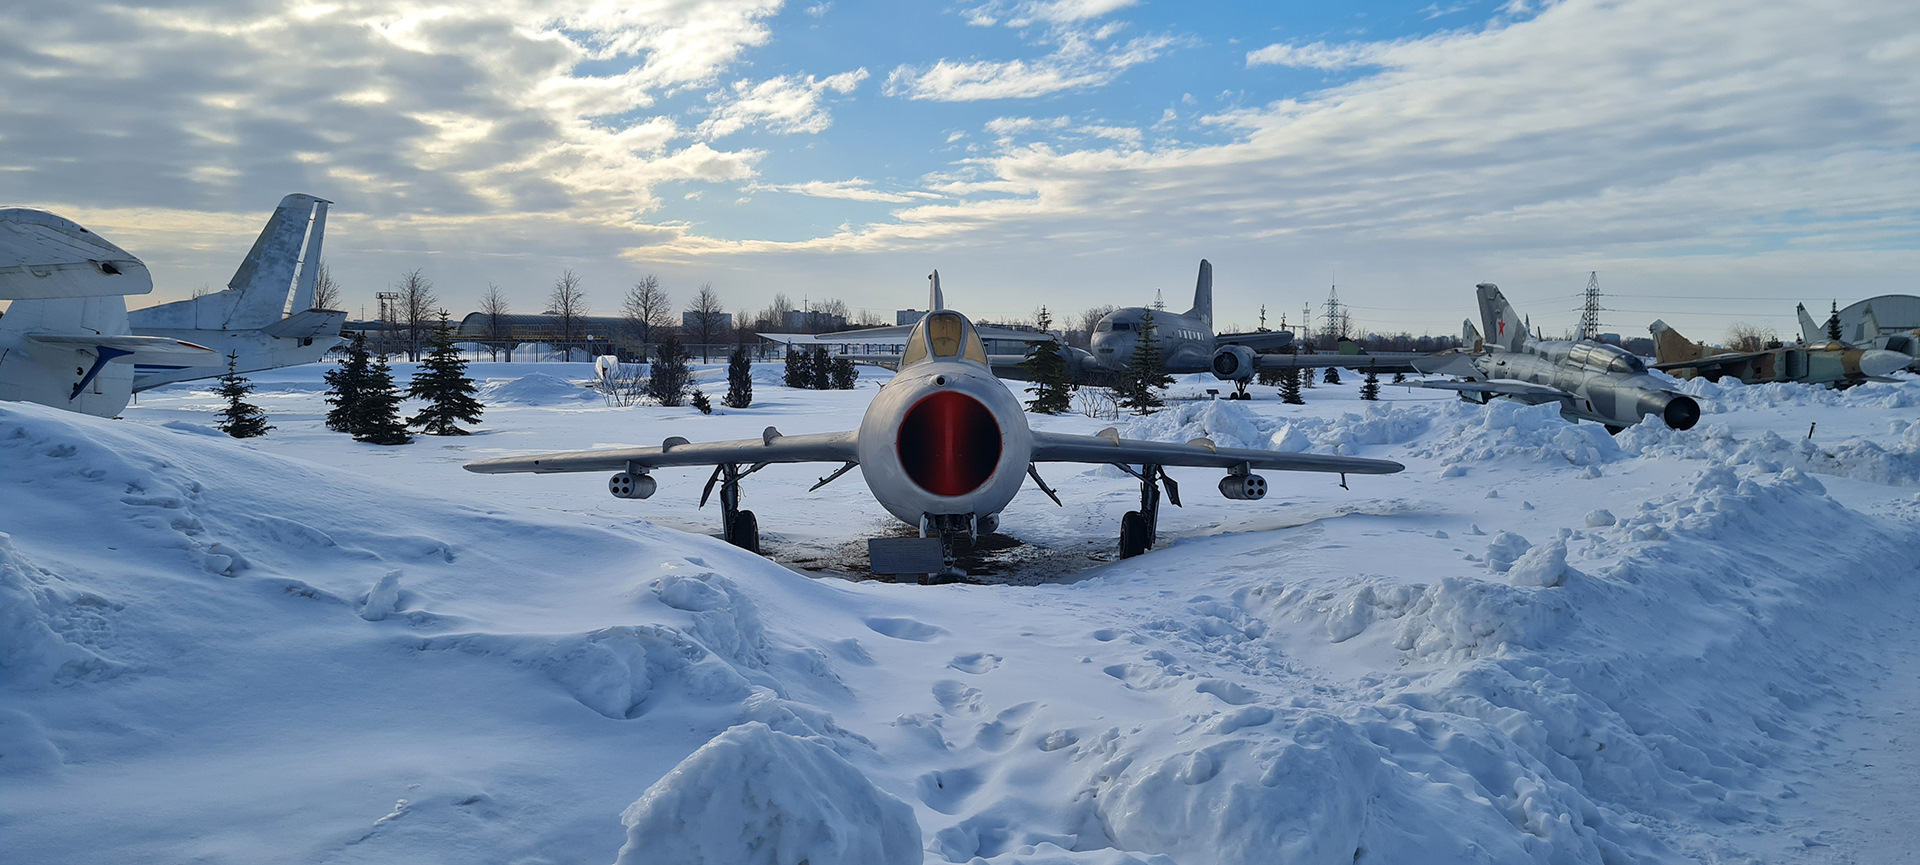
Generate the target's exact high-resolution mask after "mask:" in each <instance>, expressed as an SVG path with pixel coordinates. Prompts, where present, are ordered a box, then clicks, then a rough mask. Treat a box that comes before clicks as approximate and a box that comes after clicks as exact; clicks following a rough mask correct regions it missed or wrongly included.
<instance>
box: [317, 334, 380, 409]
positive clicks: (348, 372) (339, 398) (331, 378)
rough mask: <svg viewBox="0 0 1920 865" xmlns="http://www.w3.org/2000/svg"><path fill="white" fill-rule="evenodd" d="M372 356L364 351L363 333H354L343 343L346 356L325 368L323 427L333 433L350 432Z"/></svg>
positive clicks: (364, 335)
mask: <svg viewBox="0 0 1920 865" xmlns="http://www.w3.org/2000/svg"><path fill="white" fill-rule="evenodd" d="M371 361H372V358H371V356H370V355H369V354H368V352H367V335H366V333H365V332H356V333H354V335H353V342H352V343H350V344H348V346H347V356H346V358H345V359H343V360H341V361H340V365H339V366H336V367H334V368H333V369H330V370H327V375H326V380H327V404H329V405H331V406H333V408H330V409H327V429H330V430H333V431H335V432H343V433H350V432H353V431H354V428H353V423H354V417H355V416H356V414H357V413H358V412H359V411H360V397H361V395H362V394H364V393H365V392H366V389H367V372H368V368H369V364H370V363H371Z"/></svg>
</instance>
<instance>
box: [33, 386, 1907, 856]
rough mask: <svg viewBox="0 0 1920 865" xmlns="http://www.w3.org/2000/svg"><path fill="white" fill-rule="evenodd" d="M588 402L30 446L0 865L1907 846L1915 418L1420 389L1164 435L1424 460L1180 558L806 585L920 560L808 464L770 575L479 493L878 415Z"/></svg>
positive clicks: (1276, 514) (1211, 517)
mask: <svg viewBox="0 0 1920 865" xmlns="http://www.w3.org/2000/svg"><path fill="white" fill-rule="evenodd" d="M587 369H588V366H587V365H585V364H510V365H509V364H488V363H481V364H476V365H475V366H474V367H473V371H474V373H475V374H476V377H479V378H493V379H495V381H493V382H490V383H489V384H487V386H486V388H485V393H487V394H488V395H489V397H490V400H491V402H490V408H489V411H488V415H487V418H486V423H484V424H482V425H481V426H480V427H479V428H478V429H479V431H480V433H481V434H480V435H476V436H473V437H467V438H449V439H434V438H422V439H421V440H419V441H418V442H417V443H416V444H413V445H409V446H405V447H399V448H381V447H378V446H374V445H363V444H356V443H353V442H351V441H350V440H348V439H347V438H346V437H345V436H341V435H338V434H334V433H330V432H327V431H325V430H324V429H323V428H321V425H320V423H319V421H320V418H321V416H322V414H323V413H324V405H323V404H322V403H321V402H320V397H319V394H318V390H319V388H318V385H317V383H318V380H319V375H320V372H321V370H320V369H318V368H305V369H294V370H281V371H276V372H274V373H268V374H262V375H261V376H260V377H258V378H257V379H256V382H257V383H258V385H259V396H260V399H259V402H260V403H261V404H262V405H263V406H264V407H265V408H266V409H267V411H268V412H269V413H270V414H271V420H272V422H273V423H274V424H276V425H277V426H278V427H279V429H278V430H276V431H275V432H274V433H272V434H270V435H269V436H267V437H266V438H264V439H256V440H250V441H247V442H235V441H232V440H230V439H226V438H224V437H221V436H218V435H217V434H216V435H209V434H207V433H208V432H209V430H208V427H207V425H208V424H209V423H210V422H211V420H212V415H211V412H212V409H213V407H214V405H215V402H216V400H215V398H213V397H212V396H211V394H210V393H209V391H207V390H206V389H204V388H196V387H194V386H193V385H183V386H175V387H173V388H166V389H162V390H158V391H153V392H149V393H146V394H143V395H142V397H141V400H140V404H139V405H137V406H134V407H131V408H129V409H128V411H127V414H126V419H125V420H123V421H108V420H101V419H96V418H89V417H83V416H78V415H73V414H69V413H64V412H59V411H55V410H51V409H45V408H41V407H37V406H29V405H17V404H3V405H0V532H4V533H5V535H4V536H0V821H3V822H0V836H3V837H4V838H5V843H6V846H7V850H8V854H7V858H8V859H9V860H13V859H18V860H19V861H33V862H96V861H204V862H236V863H237V862H263V861H298V862H307V861H329V862H358V861H365V862H393V861H409V862H433V861H446V862H612V861H621V862H636V863H637V862H701V861H739V862H768V863H781V865H791V863H794V862H798V861H801V860H807V861H812V862H815V863H821V862H903V861H904V862H919V861H927V862H967V861H970V860H974V859H975V858H976V857H979V858H984V859H985V860H987V861H989V862H994V863H1013V862H1023V863H1121V862H1180V863H1210V862H1222V863H1239V862H1248V863H1251V862H1275V861H1285V862H1302V863H1321V862H1324V863H1342V865H1345V863H1352V862H1381V863H1400V862H1418V861H1447V862H1453V861H1463V862H1465V861H1485V862H1543V863H1562V862H1565V863H1574V862H1665V861H1674V862H1684V861H1703V862H1705V861H1711V862H1734V861H1754V862H1779V861H1805V862H1894V861H1900V860H1899V859H1898V858H1897V857H1899V856H1901V855H1905V853H1904V852H1903V848H1901V847H1899V846H1898V844H1899V841H1900V838H1901V837H1905V838H1907V839H1908V840H1911V832H1912V829H1911V828H1903V827H1910V826H1911V821H1906V822H1902V821H1900V820H1898V819H1897V818H1898V816H1899V815H1900V814H1901V813H1906V814H1908V815H1912V814H1913V813H1914V812H1913V810H1912V809H1913V808H1914V805H1915V802H1916V798H1915V794H1914V793H1913V791H1912V790H1911V788H1910V782H1909V778H1910V775H1911V772H1912V771H1913V770H1916V769H1920V765H1917V764H1916V759H1915V757H1916V754H1915V749H1914V748H1913V746H1912V745H1911V744H1899V740H1898V736H1899V735H1900V734H1901V733H1902V727H1901V726H1900V722H1899V721H1898V716H1895V715H1894V714H1893V713H1894V712H1896V711H1900V709H1899V708H1898V707H1900V706H1909V707H1910V706H1911V703H1912V700H1911V698H1910V695H1909V696H1904V697H1903V694H1904V693H1905V692H1903V691H1902V690H1901V689H1902V688H1905V689H1907V690H1908V691H1910V690H1911V689H1912V688H1913V685H1912V676H1913V673H1914V666H1913V664H1912V663H1911V661H1910V660H1909V659H1911V658H1912V657H1914V656H1916V655H1920V622H1916V610H1920V606H1916V601H1920V561H1917V560H1920V556H1916V555H1915V550H1916V549H1920V468H1917V467H1920V422H1916V421H1920V381H1916V380H1912V379H1908V380H1906V381H1904V382H1902V383H1900V384H1876V385H1866V386H1862V387H1859V388H1855V389H1853V390H1851V391H1847V392H1844V393H1837V392H1831V391H1824V390H1817V389H1808V388H1799V387H1794V386H1779V385H1773V386H1766V387H1754V388H1739V387H1721V386H1717V385H1708V384H1706V383H1704V382H1694V383H1689V384H1688V385H1687V387H1689V388H1690V389H1693V390H1695V391H1697V392H1699V394H1700V396H1701V397H1702V401H1703V404H1704V405H1705V406H1706V408H1707V412H1708V414H1707V416H1706V417H1705V418H1703V420H1702V423H1701V425H1700V427H1698V428H1696V429H1695V430H1692V431H1689V432H1674V431H1671V430H1666V429H1664V428H1659V427H1655V426H1641V427H1637V428H1635V429H1633V430H1630V431H1628V432H1627V433H1624V434H1622V435H1620V436H1618V437H1609V436H1607V435H1606V434H1605V432H1604V431H1602V430H1600V429H1599V428H1598V427H1596V426H1593V425H1572V424H1568V423H1566V422H1565V421H1563V420H1561V419H1560V418H1558V417H1557V415H1555V414H1554V413H1553V412H1552V411H1551V410H1550V409H1544V408H1527V407H1524V406H1518V405H1514V404H1510V403H1502V402H1496V403H1494V404H1492V405H1490V406H1484V407H1483V406H1473V405H1468V404H1465V403H1461V402H1459V401H1458V400H1455V399H1452V398H1451V397H1445V398H1434V396H1433V395H1432V394H1429V393H1425V392H1414V393H1412V394H1408V393H1404V392H1402V391H1401V389H1396V388H1392V387H1390V386H1389V387H1387V388H1386V389H1385V390H1386V391H1387V393H1386V394H1385V396H1386V401H1384V402H1381V403H1377V404H1368V403H1362V402H1359V401H1358V400H1356V399H1355V398H1354V386H1353V385H1351V384H1349V385H1344V386H1334V387H1328V386H1322V387H1319V388H1316V389H1314V390H1312V391H1308V392H1307V397H1308V399H1309V400H1310V402H1309V404H1308V405H1307V406H1304V407H1287V406H1282V405H1280V404H1279V403H1277V402H1275V401H1273V400H1272V399H1271V395H1270V393H1267V394H1264V395H1265V396H1266V397H1267V398H1266V399H1263V400H1260V401H1256V402H1254V403H1251V404H1248V403H1230V402H1215V401H1180V402H1175V403H1174V404H1173V405H1172V406H1171V407H1170V408H1169V410H1168V411H1166V412H1164V413H1162V414H1159V415H1156V416H1154V417H1150V418H1144V419H1135V420H1130V421H1123V422H1121V423H1120V424H1119V425H1120V426H1121V427H1122V429H1123V431H1125V432H1127V434H1129V435H1137V436H1142V437H1150V438H1157V439H1163V440H1170V441H1184V440H1186V439H1190V438H1193V437H1196V436H1201V435H1205V436H1208V437H1210V438H1212V439H1213V440H1214V441H1216V442H1218V443H1220V444H1222V445H1231V446H1242V447H1271V448H1278V449H1284V450H1296V451H1299V450H1311V451H1315V452H1320V453H1342V454H1353V455H1361V456H1370V457H1385V458H1391V459H1397V460H1401V461H1402V462H1405V463H1407V465H1408V470H1407V471H1406V472H1405V473H1403V474H1400V475H1393V476H1387V477H1378V478H1364V479H1354V480H1353V481H1352V482H1351V485H1352V489H1351V490H1342V489H1340V488H1339V487H1338V486H1337V485H1336V483H1335V482H1334V480H1333V479H1331V478H1325V477H1320V476H1270V480H1272V481H1273V482H1274V488H1275V492H1274V493H1273V495H1272V497H1271V498H1269V499H1268V500H1267V501H1263V502H1253V503H1245V502H1230V501H1226V500H1224V499H1220V498H1219V497H1217V496H1215V495H1213V494H1212V492H1211V490H1210V486H1211V481H1212V480H1214V478H1213V476H1212V474H1211V473H1210V472H1204V471H1198V470H1189V471H1185V472H1182V471H1180V470H1175V474H1176V477H1178V478H1179V479H1180V480H1181V481H1182V482H1183V487H1185V492H1186V495H1185V497H1184V501H1185V504H1186V507H1184V508H1168V509H1167V510H1166V511H1164V512H1163V516H1162V536H1161V540H1160V547H1159V548H1158V549H1156V550H1155V551H1153V552H1151V553H1149V554H1147V555H1145V556H1142V557H1139V558H1136V559H1131V560H1126V561H1112V548H1113V533H1114V531H1115V527H1116V526H1117V524H1118V521H1119V515H1120V513H1121V512H1123V511H1124V510H1126V509H1128V508H1130V507H1132V506H1134V501H1135V498H1136V496H1137V490H1136V487H1135V486H1134V485H1133V484H1132V482H1131V481H1130V480H1128V479H1127V478H1125V477H1124V476H1123V475H1121V474H1120V473H1119V472H1118V471H1117V470H1114V469H1112V468H1110V467H1097V466H1089V467H1084V468H1080V469H1074V468H1072V467H1053V468H1051V469H1049V470H1048V473H1049V475H1056V474H1057V475H1058V476H1057V477H1055V476H1049V477H1048V481H1049V482H1050V483H1052V484H1053V485H1054V486H1056V487H1058V488H1059V490H1060V492H1061V495H1062V497H1063V499H1065V501H1066V502H1067V507H1065V508H1056V507H1055V506H1054V505H1053V504H1052V503H1051V502H1050V501H1048V500H1046V499H1045V497H1044V496H1041V495H1040V494H1039V493H1038V492H1037V491H1032V490H1029V491H1027V492H1023V494H1022V495H1021V496H1020V497H1019V498H1017V499H1016V500H1015V502H1014V504H1013V505H1012V506H1011V507H1010V508H1009V509H1008V511H1007V513H1006V519H1005V522H1004V525H1005V527H1006V529H1005V530H1006V533H1007V534H1008V535H1010V536H1012V537H1014V538H1016V539H1018V540H1019V541H1021V542H1024V544H1025V548H1026V549H1029V550H1032V551H1035V554H1036V555H1040V556H1042V558H1041V559H1039V560H1040V561H1043V562H1047V563H1049V564H1048V566H1049V567H1053V566H1055V565H1057V566H1058V572H1059V577H1058V579H1056V580H1054V581H1052V582H1048V583H1046V584H1042V585H1034V586H1010V585H959V586H941V587H922V586H914V585H892V584H887V583H880V582H851V581H847V580H844V579H839V578H836V577H833V576H818V575H809V574H806V573H801V572H796V571H795V570H792V569H790V568H789V567H785V566H783V565H782V564H781V563H782V562H784V563H787V564H795V565H807V564H811V563H816V562H821V561H829V562H832V563H834V564H833V567H834V568H835V569H836V570H837V571H845V570H850V568H848V567H846V566H845V564H846V562H845V556H844V555H843V552H844V550H845V549H847V548H851V547H854V546H856V545H857V544H859V543H860V542H862V541H863V540H864V538H865V537H868V536H870V535H872V534H876V533H880V532H888V531H893V530H894V529H893V528H892V526H893V523H892V522H891V520H890V518H889V517H887V516H886V515H885V514H884V512H882V511H881V510H880V509H879V507H878V505H876V504H874V503H873V502H872V501H871V499H870V498H868V497H867V495H866V491H865V489H864V487H863V486H862V485H861V484H860V483H859V482H858V480H857V479H855V478H846V479H842V480H841V481H838V482H836V483H835V484H833V485H830V486H828V487H826V488H823V489H822V490H820V491H818V492H816V493H812V494H808V493H807V492H806V488H807V487H809V486H811V485H812V484H813V482H814V481H815V480H816V479H817V478H818V477H819V476H820V475H821V474H824V471H823V470H822V469H820V468H819V467H812V466H797V467H773V468H769V469H768V470H766V471H764V472H761V473H759V474H756V475H755V476H754V478H753V479H751V480H750V481H749V483H748V485H747V487H746V490H747V494H746V504H747V506H749V507H752V508H754V509H755V510H756V511H757V512H758V513H759V515H760V523H761V526H762V531H763V533H764V536H765V538H766V541H767V547H768V549H769V551H770V552H771V555H772V556H773V559H774V561H769V560H767V559H763V558H760V557H756V556H750V555H747V554H745V553H743V552H741V551H739V550H737V549H734V548H731V547H728V546H727V545H725V544H724V543H721V542H720V541H718V540H716V539H714V538H712V537H709V536H708V535H709V534H710V533H712V532H715V531H716V530H717V527H716V526H715V525H714V520H715V517H714V515H713V514H712V513H711V511H706V512H703V511H700V510H698V509H697V508H696V507H695V500H696V499H697V496H698V485H699V483H700V482H701V481H703V480H704V475H705V473H704V472H700V471H696V470H684V471H677V472H662V473H661V490H660V493H659V494H658V495H656V496H655V497H654V498H653V499H650V500H647V501H644V502H626V501H619V500H614V499H611V498H610V497H608V496H606V494H605V492H604V478H601V477H599V476H592V475H578V476H539V477H536V476H476V475H471V474H468V473H466V472H463V471H461V470H460V469H459V465H460V463H462V462H464V461H466V460H469V459H473V458H477V457H481V456H489V455H495V454H501V453H507V452H524V451H529V450H548V449H556V450H557V449H572V448H579V447H590V446H596V445H612V444H651V443H657V442H658V441H659V440H660V439H662V438H664V437H665V436H668V435H684V436H687V437H688V438H692V439H696V440H698V439H712V438H734V437H748V436H753V435H757V434H758V432H759V430H760V429H761V428H762V427H764V426H767V425H773V424H777V425H778V426H779V427H780V428H781V429H782V431H784V432H787V433H805V432H816V431H825V430H831V429H842V428H848V427H851V426H853V425H855V423H856V422H857V418H858V413H859V411H860V410H861V409H863V408H864V406H865V403H866V401H867V399H868V398H869V397H870V395H871V392H872V388H874V387H876V386H877V385H878V384H879V383H880V382H881V381H883V380H884V378H883V377H884V375H885V373H883V372H875V373H874V374H873V376H872V377H865V378H863V379H862V381H861V386H860V388H858V389H856V390H854V391H850V392H824V393H819V392H806V391H790V390H787V389H785V388H782V387H779V386H777V381H778V370H777V369H776V368H773V367H767V368H763V369H757V370H756V388H757V393H756V397H757V399H756V402H755V404H754V406H753V407H751V408H749V409H745V410H740V411H726V410H722V413H717V414H715V415H713V416H701V415H698V414H694V413H692V412H691V410H689V409H661V408H657V407H643V406H636V407H629V408H609V407H606V406H605V405H604V404H602V403H601V402H600V401H598V400H597V399H596V398H595V397H593V396H592V395H591V394H588V393H585V392H583V391H581V390H580V389H579V387H578V384H577V383H578V382H579V381H581V380H583V379H585V378H587ZM406 371H407V370H406V368H405V365H402V368H401V369H399V370H397V372H399V373H400V374H401V375H404V374H405V372H406ZM723 375H724V371H723V370H720V369H718V368H705V369H703V370H702V371H701V372H700V378H701V380H702V381H703V382H704V381H706V380H709V379H716V378H720V377H722V376H723ZM1205 384H1206V383H1205V382H1204V381H1203V380H1200V379H1192V380H1188V381H1184V382H1182V383H1181V384H1180V385H1179V386H1177V387H1176V392H1177V393H1185V394H1193V393H1195V392H1197V391H1198V390H1199V389H1200V388H1201V387H1204V386H1205ZM710 389H711V388H710ZM1034 422H1035V424H1036V425H1038V426H1042V427H1044V428H1048V429H1061V430H1072V431H1080V432H1091V431H1093V430H1096V429H1098V428H1100V427H1102V426H1106V425H1108V423H1109V422H1107V421H1101V420H1094V419H1089V418H1084V417H1061V418H1035V419H1034ZM1810 423H1817V424H1818V426H1817V428H1816V429H1815V431H1814V434H1813V435H1812V437H1811V438H1809V437H1808V436H1807V426H1808V424H1810ZM1046 556H1051V557H1052V558H1046ZM1903 699H1904V700H1906V701H1907V702H1905V703H1903V702H1901V701H1902V700H1903ZM1904 732H1905V733H1906V734H1907V736H1908V738H1909V739H1910V738H1911V737H1910V733H1911V730H1910V722H1907V729H1905V731H1904ZM1889 740H1892V741H1889ZM1903 809H1904V810H1903ZM1903 831H1904V832H1906V833H1908V834H1907V835H1906V836H1901V835H1900V834H1899V833H1901V832H1903ZM1905 849H1911V848H1910V847H1908V848H1905Z"/></svg>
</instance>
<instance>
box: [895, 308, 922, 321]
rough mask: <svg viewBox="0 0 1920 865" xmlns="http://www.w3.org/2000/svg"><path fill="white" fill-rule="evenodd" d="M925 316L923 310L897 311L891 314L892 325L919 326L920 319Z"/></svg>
mask: <svg viewBox="0 0 1920 865" xmlns="http://www.w3.org/2000/svg"><path fill="white" fill-rule="evenodd" d="M926 314H927V311H926V310H924V309H902V310H898V311H896V312H894V314H893V323H894V324H919V323H920V319H921V318H923V317H924V316H926Z"/></svg>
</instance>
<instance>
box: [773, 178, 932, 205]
mask: <svg viewBox="0 0 1920 865" xmlns="http://www.w3.org/2000/svg"><path fill="white" fill-rule="evenodd" d="M762 190H764V191H768V192H786V193H791V194H794V195H805V196H810V197H813V198H837V199H842V200H845V201H877V202H887V203H893V204H904V203H906V202H909V201H925V200H927V199H930V198H940V197H941V196H940V195H939V194H938V193H934V192H923V191H920V190H910V191H905V192H886V191H883V190H878V189H874V188H873V184H872V183H871V182H869V181H866V180H861V179H860V178H858V177H856V178H853V179H852V180H810V181H807V182H805V183H776V184H759V183H756V184H754V185H753V186H752V187H751V191H755V192H758V191H762Z"/></svg>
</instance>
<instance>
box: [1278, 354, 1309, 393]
mask: <svg viewBox="0 0 1920 865" xmlns="http://www.w3.org/2000/svg"><path fill="white" fill-rule="evenodd" d="M1287 354H1290V355H1294V356H1298V355H1299V354H1300V350H1299V349H1298V348H1293V349H1289V350H1288V351H1287ZM1303 372H1304V373H1305V377H1306V378H1307V379H1308V380H1309V381H1311V380H1312V379H1313V373H1312V371H1310V370H1307V371H1303V370H1301V369H1300V368H1299V367H1288V368H1287V369H1286V371H1284V372H1282V373H1281V374H1280V401H1281V402H1284V403H1286V404H1287V405H1306V404H1307V401H1306V400H1305V399H1302V398H1301V397H1300V379H1301V377H1302V373H1303Z"/></svg>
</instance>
